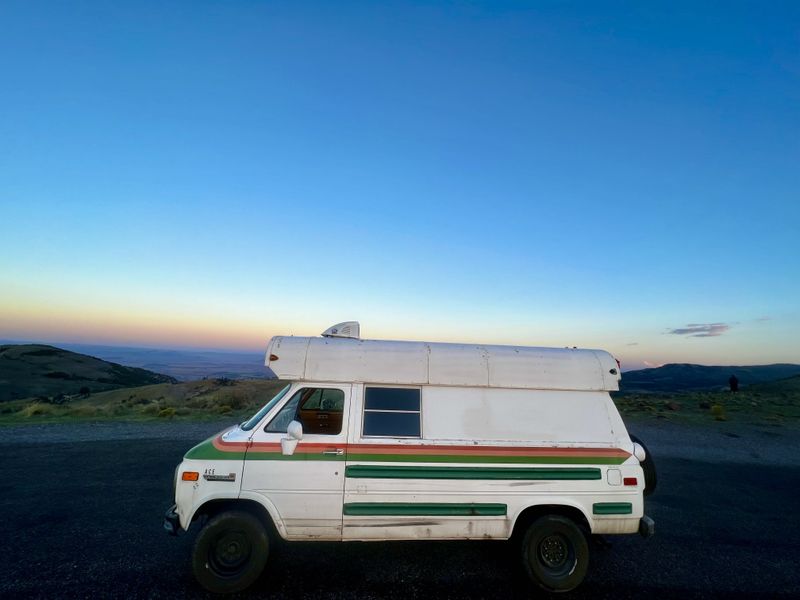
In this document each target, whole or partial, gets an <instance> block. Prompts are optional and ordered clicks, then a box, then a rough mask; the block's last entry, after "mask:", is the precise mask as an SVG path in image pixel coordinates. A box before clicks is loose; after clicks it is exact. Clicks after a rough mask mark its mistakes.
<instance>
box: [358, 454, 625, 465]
mask: <svg viewBox="0 0 800 600" xmlns="http://www.w3.org/2000/svg"><path fill="white" fill-rule="evenodd" d="M627 458H628V457H627V456H575V455H567V454H565V455H564V456H497V455H485V454H484V455H464V454H460V455H456V454H368V453H360V452H348V453H347V460H348V461H355V462H428V463H432V462H438V463H506V464H514V463H522V464H557V465H558V464H562V465H570V464H573V465H580V464H584V465H620V464H622V463H623V462H625V461H626V460H627Z"/></svg>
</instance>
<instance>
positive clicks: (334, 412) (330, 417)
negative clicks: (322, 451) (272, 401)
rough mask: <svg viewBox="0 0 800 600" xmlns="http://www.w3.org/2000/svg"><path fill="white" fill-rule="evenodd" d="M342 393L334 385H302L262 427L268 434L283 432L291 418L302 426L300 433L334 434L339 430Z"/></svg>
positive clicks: (340, 430) (342, 401)
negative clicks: (318, 386)
mask: <svg viewBox="0 0 800 600" xmlns="http://www.w3.org/2000/svg"><path fill="white" fill-rule="evenodd" d="M343 410H344V392H343V391H342V390H337V389H335V388H303V389H301V390H298V391H297V392H295V394H294V396H292V397H291V399H290V400H289V401H288V402H287V403H286V404H285V405H284V407H283V408H282V409H281V410H280V411H279V412H278V414H277V415H275V417H274V418H273V419H272V421H270V423H269V424H268V425H267V426H266V427H265V428H264V431H267V432H270V433H286V428H287V427H288V426H289V423H291V422H292V421H294V420H297V421H300V423H301V424H302V425H303V433H304V434H309V433H313V434H328V435H336V434H339V433H341V432H342V412H343Z"/></svg>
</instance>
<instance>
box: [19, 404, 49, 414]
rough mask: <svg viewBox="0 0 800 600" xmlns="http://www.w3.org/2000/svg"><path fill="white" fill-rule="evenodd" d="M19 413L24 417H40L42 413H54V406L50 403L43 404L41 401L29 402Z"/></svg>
mask: <svg viewBox="0 0 800 600" xmlns="http://www.w3.org/2000/svg"><path fill="white" fill-rule="evenodd" d="M19 413H20V414H21V415H22V416H23V417H38V416H42V415H52V414H53V407H52V406H50V405H49V404H43V403H41V402H33V403H31V404H28V406H26V407H25V408H23V409H22V410H20V411H19Z"/></svg>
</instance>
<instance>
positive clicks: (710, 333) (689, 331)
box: [667, 323, 731, 337]
mask: <svg viewBox="0 0 800 600" xmlns="http://www.w3.org/2000/svg"><path fill="white" fill-rule="evenodd" d="M730 328H731V326H730V325H728V324H727V323H689V324H688V325H686V327H679V328H678V329H670V330H669V331H667V333H670V334H672V335H685V336H686V337H717V336H720V335H722V334H723V333H725V332H726V331H728V330H729V329H730Z"/></svg>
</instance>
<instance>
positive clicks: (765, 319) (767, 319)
mask: <svg viewBox="0 0 800 600" xmlns="http://www.w3.org/2000/svg"><path fill="white" fill-rule="evenodd" d="M771 320H772V317H758V318H757V319H756V321H771Z"/></svg>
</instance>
